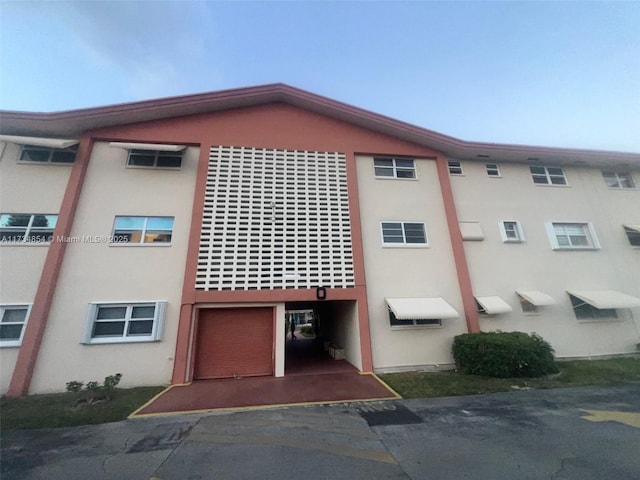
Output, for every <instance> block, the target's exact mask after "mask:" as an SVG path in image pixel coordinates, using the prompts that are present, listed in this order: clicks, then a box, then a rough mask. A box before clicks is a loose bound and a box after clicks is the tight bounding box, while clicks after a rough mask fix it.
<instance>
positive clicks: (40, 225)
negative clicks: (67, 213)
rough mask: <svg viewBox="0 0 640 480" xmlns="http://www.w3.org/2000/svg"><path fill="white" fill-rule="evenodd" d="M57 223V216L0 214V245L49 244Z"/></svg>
mask: <svg viewBox="0 0 640 480" xmlns="http://www.w3.org/2000/svg"><path fill="white" fill-rule="evenodd" d="M57 221H58V216H57V215H41V214H31V213H3V214H0V243H14V244H15V243H49V242H51V239H52V238H53V230H54V229H55V227H56V223H57Z"/></svg>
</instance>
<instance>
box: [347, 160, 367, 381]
mask: <svg viewBox="0 0 640 480" xmlns="http://www.w3.org/2000/svg"><path fill="white" fill-rule="evenodd" d="M346 168H347V192H348V198H349V218H350V222H351V244H352V248H353V264H354V274H355V281H356V286H357V287H362V288H359V289H358V291H357V292H356V293H357V297H358V298H357V301H358V302H357V303H358V325H359V331H360V359H361V362H362V370H363V371H364V372H371V371H373V353H372V347H371V332H370V330H369V306H368V303H367V290H366V276H365V267H364V248H363V242H362V222H361V219H360V199H359V194H358V172H357V169H356V158H355V155H354V154H353V153H347V159H346Z"/></svg>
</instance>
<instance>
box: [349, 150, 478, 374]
mask: <svg viewBox="0 0 640 480" xmlns="http://www.w3.org/2000/svg"><path fill="white" fill-rule="evenodd" d="M356 164H357V171H358V190H359V201H360V209H361V211H360V215H361V219H362V237H363V250H364V258H365V275H366V284H367V296H368V306H369V321H370V329H371V344H372V354H373V365H374V370H376V371H390V370H399V369H406V368H421V367H428V366H434V365H446V364H451V363H452V362H453V358H452V356H451V342H452V341H453V337H454V336H456V335H459V334H461V333H464V332H466V323H465V319H464V313H463V306H462V299H461V297H460V293H459V287H458V282H457V277H456V271H455V263H454V259H453V253H452V250H451V242H450V238H449V233H448V229H447V223H446V217H445V212H444V203H443V200H442V194H441V190H440V184H439V182H438V175H437V172H436V164H435V161H432V160H416V161H415V166H416V172H417V179H416V180H405V179H386V178H385V179H381V178H376V177H375V174H374V169H373V158H372V157H368V156H357V157H356ZM382 221H404V222H407V221H409V222H424V223H425V225H426V230H427V237H428V243H429V245H428V247H426V248H411V247H383V246H382V236H381V231H380V222H382ZM388 297H391V298H393V297H442V298H444V299H445V300H446V301H447V302H448V303H449V304H450V305H451V306H452V307H453V308H454V309H456V310H457V311H458V313H459V315H460V316H459V318H457V319H445V320H443V326H442V327H438V328H433V327H405V328H401V327H394V328H392V327H391V326H390V324H389V316H388V309H387V305H386V302H385V298H388Z"/></svg>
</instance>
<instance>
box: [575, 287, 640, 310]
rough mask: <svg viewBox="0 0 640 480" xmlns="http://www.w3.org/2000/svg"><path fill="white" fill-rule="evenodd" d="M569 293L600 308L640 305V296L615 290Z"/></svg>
mask: <svg viewBox="0 0 640 480" xmlns="http://www.w3.org/2000/svg"><path fill="white" fill-rule="evenodd" d="M567 293H568V294H569V295H573V296H574V297H576V298H579V299H580V300H582V301H583V302H585V303H588V304H589V305H591V306H593V307H595V308H599V309H607V308H634V307H640V298H637V297H633V296H631V295H627V294H625V293H620V292H616V291H613V290H591V291H585V290H569V291H567Z"/></svg>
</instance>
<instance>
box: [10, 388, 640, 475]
mask: <svg viewBox="0 0 640 480" xmlns="http://www.w3.org/2000/svg"><path fill="white" fill-rule="evenodd" d="M638 415H640V383H637V382H636V383H629V384H625V385H620V386H613V387H584V388H568V389H557V390H529V391H514V392H507V393H498V394H490V395H475V396H466V397H448V398H437V399H412V400H392V401H386V402H368V403H344V404H332V405H314V406H300V407H287V408H274V409H267V410H255V411H242V412H235V413H230V412H224V413H211V414H197V415H196V414H192V415H176V416H163V417H155V418H141V419H133V420H126V421H123V422H117V423H110V424H104V425H96V426H84V427H75V428H65V429H45V430H30V431H29V430H25V431H12V432H3V433H2V451H1V458H0V461H1V463H0V468H1V470H0V474H1V475H0V476H1V478H2V479H3V480H12V479H16V480H35V479H47V480H52V479H53V480H55V479H61V480H62V479H64V480H74V479H83V480H84V479H87V478H91V479H92V480H101V479H110V480H111V479H143V480H150V479H153V480H185V479H187V480H196V479H214V478H215V479H254V478H255V479H272V478H273V479H276V478H277V479H288V478H292V479H293V478H295V479H298V478H301V477H303V478H305V479H326V478H334V479H341V478H345V479H346V478H349V479H360V478H362V479H449V478H451V479H462V478H464V479H492V480H499V479H510V480H511V479H514V478H518V479H553V480H565V479H576V480H590V479H594V480H595V479H598V480H602V479H615V480H622V479H637V478H640V428H638V424H637V423H636V422H637V420H638Z"/></svg>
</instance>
